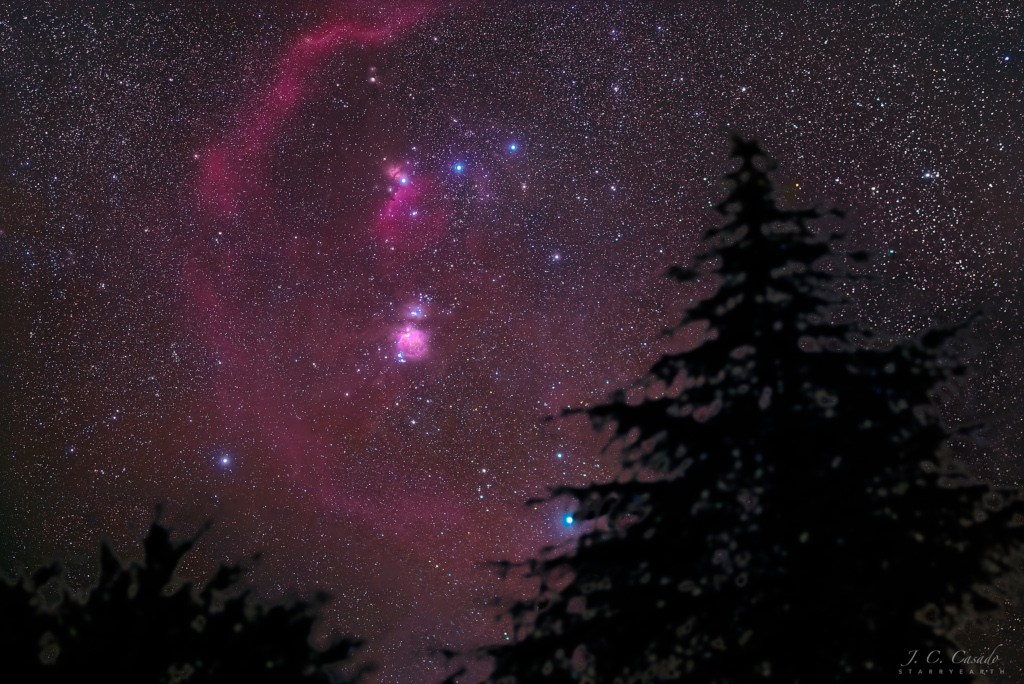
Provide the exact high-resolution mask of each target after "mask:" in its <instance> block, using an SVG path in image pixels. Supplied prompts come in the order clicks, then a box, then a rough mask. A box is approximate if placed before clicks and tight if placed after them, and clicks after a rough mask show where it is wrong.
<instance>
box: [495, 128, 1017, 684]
mask: <svg viewBox="0 0 1024 684" xmlns="http://www.w3.org/2000/svg"><path fill="white" fill-rule="evenodd" d="M732 155H733V156H734V157H736V158H738V160H739V168H738V169H737V170H736V171H734V172H732V173H730V174H728V175H727V178H728V180H729V181H730V183H731V191H730V192H729V194H728V196H727V197H726V199H725V200H724V201H723V202H722V203H721V204H720V205H718V207H717V208H718V210H719V212H720V213H721V214H723V215H724V216H725V217H726V219H727V220H726V222H725V225H723V226H722V227H719V228H713V229H711V230H709V231H707V233H706V235H705V243H704V244H705V245H706V251H705V252H704V253H703V254H701V255H700V256H698V257H697V259H696V261H695V265H694V266H693V267H692V268H679V267H675V268H673V269H671V271H670V275H671V276H672V277H674V278H675V279H677V280H679V281H688V280H691V279H696V278H715V279H717V282H718V287H717V290H716V291H715V292H714V294H713V295H712V296H710V297H708V298H706V299H704V300H702V301H700V302H699V303H698V304H696V305H695V306H693V307H692V308H691V309H690V310H689V311H688V312H687V315H686V318H684V320H683V322H682V323H680V325H679V327H681V326H682V325H684V324H687V323H690V322H693V321H707V325H708V328H707V335H706V336H705V338H704V341H703V343H702V344H701V345H700V346H698V347H697V348H695V349H693V350H691V351H686V352H682V353H676V354H668V355H665V356H662V357H661V358H660V359H659V360H658V361H657V362H656V363H654V365H653V366H652V367H651V369H650V371H649V374H648V376H647V377H646V378H645V379H644V380H643V381H642V384H643V386H644V387H645V388H647V389H648V390H649V391H647V392H646V393H645V395H644V398H643V399H642V400H641V401H639V403H637V402H631V401H628V400H627V398H626V395H625V393H623V392H618V393H616V394H614V395H613V396H612V397H611V398H610V400H609V401H608V402H607V403H605V404H602V405H599V406H595V407H593V408H589V409H586V410H584V411H583V412H584V413H586V414H588V415H589V416H590V418H591V419H592V420H593V422H594V424H595V426H596V427H597V428H598V429H602V428H605V427H606V426H608V425H611V426H613V428H612V430H613V434H614V436H615V439H617V440H621V443H622V445H623V466H622V471H621V474H620V476H619V477H618V478H617V479H616V480H614V481H612V482H609V483H604V484H591V485H589V486H585V487H579V488H574V487H562V488H558V489H555V490H553V493H552V495H553V496H559V495H563V494H569V495H572V496H573V497H575V498H576V500H577V501H578V510H577V511H576V512H575V513H574V518H575V520H577V521H589V522H587V523H584V524H586V525H588V526H589V527H588V528H587V531H586V532H585V533H584V534H582V536H581V537H580V539H579V542H578V544H577V545H576V548H575V550H574V551H572V552H569V553H565V554H562V555H559V556H557V557H554V558H552V557H544V558H541V559H534V560H532V561H530V562H529V563H528V565H529V567H530V572H531V573H532V575H534V576H537V577H539V578H540V586H539V590H538V594H537V595H536V596H535V597H534V598H532V599H530V600H528V601H522V602H518V603H516V604H514V605H513V606H512V607H511V608H510V609H509V611H508V613H507V614H508V615H510V616H511V619H512V622H513V626H514V628H515V630H514V634H515V638H514V640H513V641H511V642H510V643H508V644H501V645H497V646H493V647H489V648H486V649H484V652H485V653H486V654H487V655H490V656H492V657H493V659H494V663H495V669H494V671H493V673H492V675H491V678H490V680H489V681H490V682H501V683H502V684H504V683H506V682H519V683H520V684H525V683H527V682H529V683H534V682H592V683H596V682H602V683H603V682H622V683H623V684H625V683H627V682H656V681H666V680H674V679H682V680H684V681H689V682H716V683H725V682H744V683H745V682H754V681H761V680H768V681H780V682H808V683H813V684H819V683H822V682H860V681H872V682H877V681H879V677H881V678H882V679H883V680H885V681H888V679H890V678H893V677H895V676H896V675H897V674H898V673H899V671H900V668H901V666H903V665H904V664H905V663H907V661H908V660H909V659H910V658H911V655H912V652H913V651H916V652H917V654H918V655H917V660H916V663H917V664H919V665H923V664H924V659H925V655H926V654H928V653H930V652H932V651H937V652H938V654H939V655H940V656H941V658H942V659H943V661H944V662H946V663H948V662H949V658H950V656H951V654H952V652H953V649H954V644H953V642H952V641H951V639H950V632H951V631H952V630H954V629H955V628H956V627H957V625H960V624H962V623H963V621H964V620H967V619H970V618H971V617H973V616H976V615H978V614H984V613H986V612H988V611H991V610H993V609H995V608H996V603H995V602H994V601H993V598H995V597H996V596H997V594H994V593H993V592H994V591H995V589H994V587H993V582H994V581H998V580H999V578H1001V577H1007V576H1010V575H1011V573H1013V572H1014V571H1016V570H1019V568H1020V553H1021V548H1022V546H1021V545H1022V540H1024V534H1022V527H1021V524H1022V520H1024V518H1022V512H1024V504H1022V497H1021V493H1020V491H1019V490H1017V489H1009V488H996V487H991V486H988V485H985V484H982V483H979V482H977V481H975V480H974V479H972V477H971V476H970V475H969V474H968V473H967V472H966V471H965V470H964V469H963V468H961V467H959V466H958V465H957V464H956V463H955V462H954V461H953V460H952V459H950V458H949V457H948V456H947V455H945V451H944V450H943V448H942V447H943V445H944V444H945V443H946V441H947V440H948V438H949V437H950V436H951V431H950V430H949V429H948V428H946V427H945V426H944V425H943V424H942V422H941V421H940V419H939V416H938V412H937V411H936V409H935V408H934V407H933V406H932V404H931V399H930V393H931V392H933V391H934V390H935V388H936V387H939V386H941V385H943V384H945V383H949V382H950V381H952V380H954V379H955V378H956V377H957V376H960V375H962V374H963V373H964V372H965V367H964V365H963V364H962V362H961V361H960V360H959V356H958V353H957V351H956V350H955V348H954V347H955V346H956V344H955V342H956V340H957V339H958V338H959V339H962V338H963V337H964V331H965V326H956V327H949V328H943V329H930V330H928V331H926V332H925V333H924V334H922V335H920V336H918V337H916V338H914V339H887V338H883V337H881V336H880V335H877V334H875V333H873V332H872V331H870V330H866V329H864V328H863V327H861V326H859V325H858V324H856V323H852V322H834V321H833V320H832V319H831V318H830V316H829V313H830V310H831V309H832V307H834V306H835V305H837V304H840V303H842V302H844V301H845V299H844V297H843V296H841V295H839V294H838V293H836V292H835V290H834V289H833V285H834V280H835V278H836V277H837V272H836V271H835V268H836V266H835V265H833V266H831V267H830V266H828V265H827V262H828V261H830V260H831V261H832V262H833V264H835V263H842V262H847V261H848V260H849V261H854V262H858V263H863V262H864V261H866V260H867V258H868V255H867V254H865V253H863V252H857V253H852V254H846V255H843V254H840V253H838V252H835V251H833V248H832V242H833V241H835V240H837V239H838V238H839V237H840V236H839V235H838V234H835V233H834V234H831V235H819V234H816V233H815V232H814V231H812V230H811V227H810V226H811V223H812V222H813V221H814V220H816V219H819V218H822V217H824V216H825V215H826V214H825V213H823V212H820V211H818V210H797V211H789V210H783V209H780V208H779V207H778V206H776V203H775V201H774V198H773V194H772V193H773V189H772V184H771V182H770V179H769V176H768V174H767V171H770V170H772V168H773V167H772V165H771V163H770V162H769V161H768V160H767V159H766V158H765V155H764V153H763V152H762V150H761V148H760V146H759V145H758V144H757V143H756V142H754V141H751V140H746V139H743V138H740V137H734V139H733V151H732ZM833 213H838V212H833ZM843 274H846V275H853V272H852V271H851V270H850V269H849V268H848V267H847V268H845V269H844V270H843V271H842V272H840V275H843ZM656 387H662V388H668V389H667V391H663V392H660V393H659V392H658V391H656V390H655V388H656ZM559 577H561V580H560V579H559ZM911 667H912V665H911ZM904 669H907V668H904ZM947 679H948V680H956V681H965V680H969V679H971V678H970V676H968V675H966V674H965V675H964V676H962V677H961V676H959V675H958V674H957V675H950V676H948V677H946V678H945V679H944V680H943V681H946V680H947Z"/></svg>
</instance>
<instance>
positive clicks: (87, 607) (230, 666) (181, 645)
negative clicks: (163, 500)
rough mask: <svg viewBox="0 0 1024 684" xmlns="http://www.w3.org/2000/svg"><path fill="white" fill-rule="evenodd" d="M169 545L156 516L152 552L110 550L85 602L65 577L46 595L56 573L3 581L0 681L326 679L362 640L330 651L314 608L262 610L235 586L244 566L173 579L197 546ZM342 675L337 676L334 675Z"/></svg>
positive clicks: (148, 547)
mask: <svg viewBox="0 0 1024 684" xmlns="http://www.w3.org/2000/svg"><path fill="white" fill-rule="evenodd" d="M195 541H196V540H195V538H193V539H187V540H185V541H183V542H179V543H174V542H172V541H171V538H170V534H169V533H168V530H167V529H166V528H164V527H162V526H161V525H160V524H159V523H156V522H154V523H153V525H152V527H151V528H150V530H149V533H148V534H147V535H146V539H145V541H144V544H143V546H144V549H145V559H144V561H143V562H142V563H138V562H132V563H129V564H128V565H127V566H125V565H123V564H122V563H121V561H119V560H118V558H117V557H116V556H115V555H114V553H113V551H111V549H110V547H108V546H107V545H106V544H104V545H103V546H102V548H101V556H100V574H99V579H98V580H97V583H96V586H95V587H93V588H92V589H91V590H90V591H89V593H88V596H87V597H86V599H85V601H84V602H83V601H80V600H78V599H77V598H76V597H74V596H73V595H72V594H71V593H70V592H69V590H68V588H67V586H66V585H64V584H63V583H62V582H60V583H59V584H58V586H57V587H56V588H57V592H58V593H59V595H60V596H59V601H58V602H57V603H56V604H54V603H53V602H52V601H47V600H46V598H45V594H46V593H47V592H46V591H45V590H46V589H50V590H51V591H52V589H53V585H52V584H51V585H50V586H49V587H44V585H46V584H47V583H48V582H57V580H58V579H59V570H58V568H57V567H56V566H53V567H50V568H43V569H40V570H38V571H36V572H35V573H34V574H33V575H32V576H31V577H29V578H23V579H22V580H21V581H20V582H19V583H10V582H6V581H3V580H0V653H2V655H0V668H2V669H0V672H2V676H0V680H2V681H8V682H18V683H20V682H33V683H34V684H35V683H45V682H112V683H119V682H133V683H134V682H139V683H143V682H153V683H154V684H155V683H157V682H161V683H164V682H166V683H172V682H188V684H199V683H213V682H225V683H226V682H232V683H235V682H246V683H247V684H249V683H253V682H257V683H259V682H268V683H269V682H326V681H332V678H331V676H330V674H329V669H330V666H332V665H336V664H339V663H341V662H342V661H344V660H346V659H348V658H349V657H350V656H351V654H352V652H353V650H354V649H355V648H356V647H357V646H358V642H356V641H353V640H349V639H345V640H339V641H335V642H334V643H333V644H332V645H331V646H330V648H328V649H327V650H326V651H320V650H317V649H315V648H313V647H312V646H311V645H310V643H309V636H310V631H311V629H312V627H313V623H314V622H315V621H316V618H317V610H316V608H317V606H319V605H322V604H323V603H325V602H326V601H327V600H328V597H327V596H326V595H318V596H317V597H316V600H315V602H314V603H306V602H301V601H299V602H292V603H288V604H277V605H271V606H264V605H260V604H258V603H255V602H253V601H251V600H249V598H248V596H247V592H241V593H239V592H238V591H233V589H235V586H236V583H237V582H238V580H239V578H240V577H241V575H242V572H243V571H242V569H241V568H240V566H238V565H234V566H230V567H229V566H221V567H220V568H219V569H218V570H217V571H216V572H215V573H214V575H213V576H212V577H210V578H209V580H207V581H206V582H205V583H204V584H203V587H202V590H201V591H197V590H196V588H195V587H194V586H193V585H192V584H191V583H190V582H183V583H178V582H176V581H175V578H174V574H175V569H176V568H177V567H178V563H179V562H180V561H181V559H182V557H183V556H184V555H185V554H186V553H188V551H189V550H190V549H191V548H192V545H193V544H194V543H195ZM334 681H338V680H337V679H335V680H334Z"/></svg>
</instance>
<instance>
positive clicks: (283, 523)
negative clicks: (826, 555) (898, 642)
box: [0, 0, 1024, 683]
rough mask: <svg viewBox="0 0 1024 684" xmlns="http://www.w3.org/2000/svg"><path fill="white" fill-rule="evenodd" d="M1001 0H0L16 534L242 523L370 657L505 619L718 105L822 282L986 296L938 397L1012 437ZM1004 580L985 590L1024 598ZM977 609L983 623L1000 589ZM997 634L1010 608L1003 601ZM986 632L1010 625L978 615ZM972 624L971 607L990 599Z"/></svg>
mask: <svg viewBox="0 0 1024 684" xmlns="http://www.w3.org/2000/svg"><path fill="white" fill-rule="evenodd" d="M1022 26H1024V11H1022V8H1021V6H1020V4H1019V3H1017V2H1010V1H1008V0H1004V1H1001V2H1000V1H991V2H990V1H988V0H969V1H965V2H951V1H929V2H923V1H922V2H917V1H896V2H892V1H887V2H857V3H830V2H818V1H811V0H808V1H806V2H793V1H789V0H783V1H774V2H770V3H769V2H743V1H737V2H726V1H720V0H707V1H700V0H690V1H687V2H680V3H623V2H577V3H575V4H573V3H570V2H507V1H505V2H492V1H488V0H474V1H472V2H443V3H442V2H435V1H433V0H425V1H423V2H405V1H402V2H389V3H369V2H367V3H363V2H338V1H333V2H323V1H320V2H305V1H298V2H284V1H283V0H282V1H266V2H223V1H221V2H207V3H170V4H166V3H160V4H157V3H128V2H71V1H70V0H68V1H56V0H55V1H53V2H37V1H33V2H7V3H3V7H0V82H2V88H0V117H2V119H0V120H2V122H3V123H2V125H0V171H2V175H0V392H2V395H0V405H2V406H3V410H2V411H0V414H2V415H0V422H2V428H3V431H2V437H0V478H2V479H3V482H4V485H3V487H2V488H0V516H2V526H0V550H2V553H0V558H2V560H3V565H2V568H0V569H3V570H6V571H10V570H12V569H13V568H15V567H16V566H18V565H19V564H22V565H27V566H33V565H37V564H41V563H43V562H46V561H47V560H48V559H50V558H52V557H53V556H54V554H57V555H58V556H59V557H60V558H61V559H62V560H63V561H64V563H65V565H66V566H67V568H68V571H69V577H70V578H71V580H72V581H73V582H78V583H80V584H84V583H87V582H88V580H89V577H90V576H91V575H92V574H93V573H94V571H95V568H94V566H93V562H94V559H95V555H96V548H97V547H96V544H97V543H98V540H99V539H100V538H106V539H109V540H110V541H111V542H112V543H113V545H114V546H115V548H117V549H118V550H120V551H122V552H124V553H127V554H135V553H137V552H138V546H137V544H138V540H139V539H140V538H141V536H142V535H143V534H144V532H145V529H146V528H147V526H148V524H149V522H150V521H151V520H152V516H153V511H154V506H155V505H156V504H157V503H158V502H163V503H164V504H165V505H166V512H165V514H164V519H165V521H166V522H168V523H169V524H171V525H172V526H174V527H175V529H176V530H177V531H178V532H179V533H180V534H188V533H191V532H193V531H194V530H195V529H197V527H198V526H199V525H200V524H201V523H202V522H203V521H204V520H207V519H210V518H212V519H213V520H214V522H215V524H214V527H213V529H212V530H211V531H210V532H209V533H208V534H207V535H206V536H205V537H203V539H202V541H201V542H200V543H199V545H198V546H197V549H196V552H195V553H194V554H192V555H191V556H190V558H189V560H188V563H187V565H186V568H185V570H186V571H187V572H190V573H192V574H193V575H195V576H202V575H203V574H205V573H206V572H209V571H210V569H212V568H213V567H214V566H215V564H216V563H218V562H221V561H225V562H226V561H234V560H241V559H245V558H248V557H250V556H251V555H252V554H254V553H256V552H262V553H263V557H262V559H261V560H260V561H259V563H258V564H257V565H256V566H255V569H254V571H253V573H252V574H251V579H252V582H253V585H254V586H255V587H256V589H257V593H258V594H259V595H260V596H263V597H265V598H270V599H274V598H280V597H284V596H289V595H294V594H308V593H309V592H311V591H313V590H314V589H317V588H321V589H326V590H328V591H330V592H331V593H333V594H334V595H335V597H336V600H335V602H334V603H332V604H331V606H330V608H329V610H328V611H327V614H326V616H325V623H324V629H328V628H338V629H341V630H344V631H346V632H350V633H356V634H359V635H361V636H363V637H365V638H366V639H367V640H368V642H369V644H368V646H367V648H366V651H367V653H368V655H369V657H372V658H374V659H376V660H377V661H378V662H379V664H380V665H381V668H380V671H379V672H378V674H377V675H376V678H375V681H378V682H388V683H391V682H395V683H399V682H421V681H431V680H437V679H440V678H441V677H442V676H443V674H444V673H446V672H448V671H449V670H450V669H449V668H446V666H445V665H444V664H443V663H442V662H440V661H438V660H437V659H436V658H432V657H431V656H429V653H428V652H429V650H430V649H432V648H438V647H447V648H452V647H454V648H468V647H472V646H476V645H479V644H481V643H484V642H488V641H495V640H499V639H503V638H504V636H503V631H502V626H501V625H500V624H499V623H497V622H495V619H494V617H495V610H496V609H495V608H494V607H493V605H491V603H492V602H490V599H491V597H493V596H494V595H496V594H503V595H506V596H509V595H514V594H515V592H516V591H522V590H523V588H522V587H521V586H519V585H515V584H513V585H511V586H506V584H507V583H501V582H499V580H498V579H497V577H496V575H495V573H494V572H493V569H492V568H491V567H489V566H488V561H491V560H495V559H499V558H511V559H521V558H524V557H527V556H529V555H531V554H533V553H535V552H536V550H537V549H539V548H540V547H541V546H543V545H548V544H571V542H572V539H573V535H574V529H573V527H572V525H567V524H566V518H565V516H566V514H567V513H568V512H569V511H571V502H567V501H553V502H549V503H546V504H542V505H529V506H525V505H524V503H525V502H526V500H527V499H529V498H531V497H537V496H543V495H544V494H545V492H546V491H547V488H548V487H550V486H556V485H559V484H567V483H568V484H577V485H582V484H584V483H586V482H589V481H591V480H601V479H606V478H607V477H610V476H611V473H612V472H613V470H614V466H615V464H616V463H617V454H616V453H615V451H614V449H613V450H611V451H609V452H607V453H601V447H602V446H603V445H604V441H605V440H604V437H602V436H601V435H596V434H593V433H592V432H591V430H590V427H589V425H587V424H586V423H585V422H584V421H582V420H573V419H565V420H557V421H553V422H546V421H545V418H546V417H547V416H551V415H555V414H557V413H558V412H559V411H560V410H561V409H564V408H567V407H578V406H581V405H586V404H588V403H594V402H598V401H600V400H601V399H603V398H604V397H606V396H607V394H608V393H609V392H610V391H611V390H612V389H615V388H617V387H621V386H625V385H626V384H628V383H629V382H631V381H632V380H634V379H635V378H636V377H638V376H639V375H640V374H641V373H642V372H643V371H644V370H645V369H646V368H647V367H648V366H649V365H650V364H651V362H652V361H654V360H655V359H656V358H657V355H658V354H659V353H660V352H661V351H664V350H665V349H668V348H669V346H671V345H685V344H691V343H693V342H694V340H688V339H685V338H677V339H674V340H666V339H665V338H663V337H661V336H660V332H661V330H662V328H664V327H665V326H667V325H672V324H674V323H675V322H676V321H677V320H678V319H679V318H680V316H681V313H682V311H683V309H684V307H685V306H686V305H687V303H688V302H690V301H693V299H694V298H696V297H699V296H700V295H701V292H702V290H701V289H700V287H701V286H686V287H680V286H678V285H673V284H672V283H671V282H670V281H668V280H667V279H666V278H665V277H664V272H665V270H666V268H667V267H668V266H670V265H671V264H674V263H681V262H682V263H685V262H687V261H688V259H689V258H690V256H691V255H692V254H693V253H694V251H695V248H696V246H697V244H698V240H699V237H700V235H701V232H702V231H703V230H704V229H705V228H707V227H709V226H712V225H716V224H717V222H718V220H719V219H718V217H717V215H716V214H714V213H713V212H712V211H711V209H710V207H711V205H712V204H714V203H716V202H717V201H718V200H719V199H721V198H722V197H723V193H724V185H723V183H722V182H721V176H722V174H723V173H724V172H726V171H727V170H728V168H729V166H728V161H727V159H726V154H727V151H728V134H729V132H730V131H740V132H743V133H745V134H748V135H753V136H756V137H758V138H759V139H760V140H762V141H763V142H764V144H765V146H766V147H767V149H768V150H769V151H771V152H772V153H773V155H774V156H775V157H776V158H778V159H779V160H780V161H781V168H780V171H779V173H778V175H777V176H776V178H777V181H778V184H779V185H778V192H779V196H780V198H781V201H782V202H783V203H784V204H786V205H789V206H797V205H800V206H805V205H812V204H819V203H820V204H833V205H837V206H840V207H845V208H847V209H849V210H850V218H849V220H848V223H847V225H848V226H849V229H850V237H851V240H852V242H853V243H855V244H858V245H864V246H868V247H870V248H871V249H873V250H874V251H875V252H876V254H877V255H878V259H877V261H876V262H875V265H874V266H873V271H874V273H875V274H876V275H877V276H878V277H877V278H876V279H875V280H873V281H863V282H857V283H856V285H855V286H854V285H850V286H848V287H847V288H846V289H847V291H848V293H849V294H850V296H851V297H852V298H853V300H854V302H855V305H854V308H855V309H856V311H855V313H856V314H857V315H859V316H861V317H862V318H863V319H864V320H865V321H867V322H868V323H870V324H871V325H875V326H878V327H880V328H883V329H886V330H889V331H892V332H896V333H898V334H914V333H916V332H918V331H920V330H922V329H923V328H924V327H926V326H928V325H929V324H931V323H934V322H942V321H950V320H955V319H959V318H962V317H964V316H966V315H968V314H970V313H971V312H973V311H976V310H977V309H978V308H979V307H982V306H984V307H986V310H987V312H988V316H987V318H986V319H985V321H984V322H983V323H982V325H981V327H980V328H979V331H978V335H979V340H980V341H981V342H982V345H983V346H982V349H981V351H980V352H978V353H977V356H976V358H975V375H974V376H973V377H972V378H971V379H970V380H969V381H968V382H967V383H966V385H965V387H964V391H963V393H962V394H961V396H960V397H958V398H953V399H951V400H949V401H948V402H947V405H946V407H945V409H944V410H945V412H946V415H947V416H948V417H949V418H950V420H954V421H956V420H970V419H973V418H976V417H979V416H985V417H988V418H989V419H990V420H991V424H990V427H989V429H988V431H987V433H986V444H985V445H984V448H981V447H979V446H976V445H960V446H957V447H956V448H957V449H958V450H959V453H960V454H961V456H962V457H963V458H964V459H965V460H966V461H967V462H968V463H969V465H970V467H971V468H973V469H974V470H975V471H976V472H978V473H979V474H980V475H983V476H985V477H989V478H992V479H994V480H996V481H998V482H1002V483H1007V484H1009V483H1017V482H1019V481H1020V479H1021V477H1022V475H1024V464H1022V463H1021V461H1020V459H1019V454H1020V453H1021V449H1022V446H1024V425H1022V422H1024V412H1022V411H1021V409H1020V396H1021V390H1022V382H1021V379H1020V378H1021V374H1022V370H1024V358H1022V352H1021V349H1022V347H1021V344H1020V343H1021V327H1020V321H1021V320H1024V298H1022V295H1021V292H1022V289H1021V288H1022V284H1024V283H1022V282H1021V268H1020V266H1019V264H1020V263H1021V257H1022V256H1024V255H1022V237H1024V225H1022V223H1021V215H1022V214H1021V191H1022V189H1024V154H1022V149H1021V146H1022V142H1024V140H1022V134H1024V130H1022V129H1024V126H1022V123H1021V122H1022V121H1024V73H1022V62H1024V31H1022ZM1015 624H1017V623H1016V618H1015V617H1012V618H1007V619H1005V620H1004V621H1003V623H1002V624H1001V625H1000V626H999V627H998V629H997V630H996V631H997V632H999V633H1000V634H1005V633H1007V631H1009V632H1012V631H1013V630H1014V625H1015ZM993 629H996V628H993ZM993 634H995V632H993ZM989 636H990V641H992V640H994V641H999V640H1000V638H997V636H998V635H997V636H992V635H989ZM982 641H984V639H982Z"/></svg>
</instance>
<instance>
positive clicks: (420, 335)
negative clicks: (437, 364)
mask: <svg viewBox="0 0 1024 684" xmlns="http://www.w3.org/2000/svg"><path fill="white" fill-rule="evenodd" d="M428 341H429V335H428V334H427V333H425V332H423V331H422V330H417V329H416V328H414V327H412V326H411V325H409V326H406V327H404V328H402V329H401V330H399V331H398V333H396V335H395V346H396V347H397V349H398V359H399V361H416V360H418V359H422V358H424V357H425V356H426V355H427V351H428V345H427V342H428Z"/></svg>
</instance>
